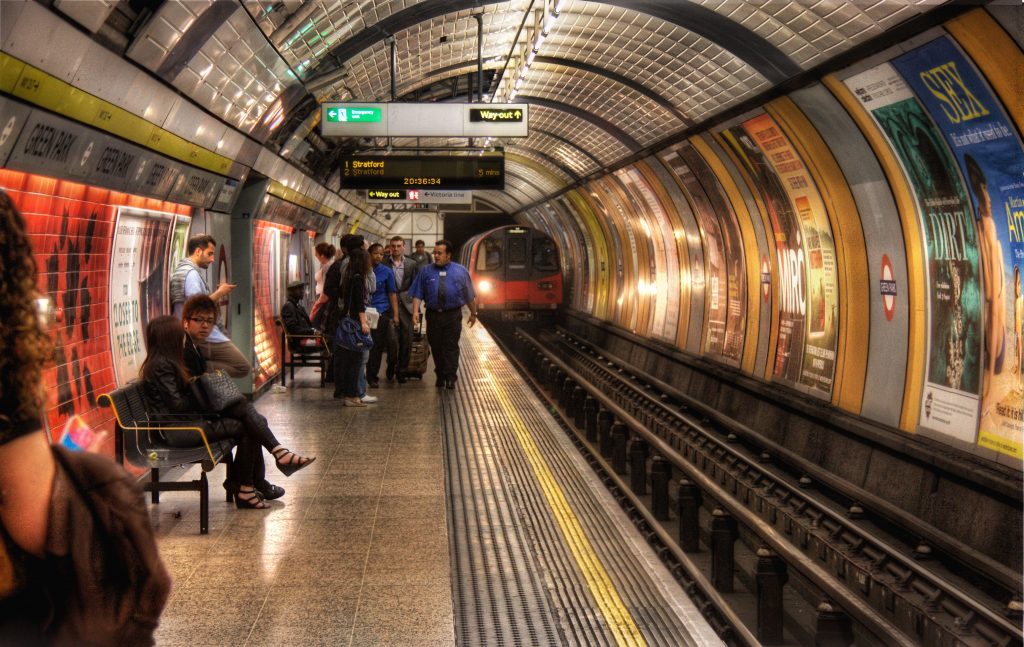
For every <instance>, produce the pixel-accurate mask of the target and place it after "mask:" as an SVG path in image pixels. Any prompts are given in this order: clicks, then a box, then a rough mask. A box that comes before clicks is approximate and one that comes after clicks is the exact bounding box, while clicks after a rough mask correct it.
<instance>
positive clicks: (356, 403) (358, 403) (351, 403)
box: [344, 398, 366, 407]
mask: <svg viewBox="0 0 1024 647" xmlns="http://www.w3.org/2000/svg"><path fill="white" fill-rule="evenodd" d="M344 406H346V407H365V406H366V405H365V404H363V401H362V400H360V399H359V398H345V404H344Z"/></svg>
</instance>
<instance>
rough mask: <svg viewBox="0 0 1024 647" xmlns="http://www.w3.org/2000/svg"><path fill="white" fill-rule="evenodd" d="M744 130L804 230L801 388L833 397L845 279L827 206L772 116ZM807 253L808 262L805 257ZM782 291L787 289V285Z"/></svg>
mask: <svg viewBox="0 0 1024 647" xmlns="http://www.w3.org/2000/svg"><path fill="white" fill-rule="evenodd" d="M743 128H744V129H745V130H746V131H747V134H749V135H750V136H751V137H752V138H753V140H754V142H755V143H757V145H758V147H760V149H761V150H762V151H764V152H765V158H766V159H767V160H768V161H769V163H770V164H771V165H772V168H773V169H774V170H775V173H777V174H778V176H779V180H780V181H781V184H782V187H783V189H784V190H785V191H786V193H787V194H788V195H789V197H790V199H791V200H792V204H793V206H794V207H795V209H796V216H797V222H798V223H799V226H800V233H801V243H802V250H799V251H798V258H797V260H796V264H797V265H802V266H803V279H804V280H805V281H806V284H805V288H804V290H803V292H804V297H805V302H804V303H803V304H802V305H801V308H802V310H803V312H804V317H805V318H804V322H805V325H806V328H805V334H806V338H805V339H806V341H805V342H804V349H803V350H804V356H803V368H802V370H801V372H800V383H801V384H804V385H806V386H809V387H811V388H813V389H816V390H818V391H822V392H824V393H832V381H833V379H834V376H835V369H836V346H837V344H838V343H839V332H838V328H839V325H838V323H839V275H838V268H837V266H836V244H835V240H834V239H833V237H832V225H831V224H830V223H829V220H828V214H827V213H826V212H825V204H824V202H823V201H822V199H821V194H820V193H818V189H817V187H816V186H815V184H814V180H813V178H811V174H810V172H809V171H808V170H807V167H806V166H805V165H804V163H803V161H802V160H801V159H800V155H799V154H798V153H797V152H796V150H795V149H794V148H793V145H792V144H791V143H790V141H789V139H787V138H786V136H785V135H784V134H783V133H782V129H781V128H779V126H778V124H776V123H775V121H773V120H772V118H771V117H770V116H768V115H761V116H760V117H755V118H754V119H751V120H750V121H747V122H746V123H744V124H743ZM801 252H802V254H803V257H802V258H799V254H800V253H801ZM790 262H793V260H792V259H791V261H790ZM782 287H783V290H785V288H786V284H785V282H783V284H782Z"/></svg>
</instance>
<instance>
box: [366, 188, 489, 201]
mask: <svg viewBox="0 0 1024 647" xmlns="http://www.w3.org/2000/svg"><path fill="white" fill-rule="evenodd" d="M366 200H367V201H368V202H392V203H393V202H408V203H410V204H414V203H421V204H472V203H473V192H472V191H435V190H430V189H371V190H369V191H367V192H366Z"/></svg>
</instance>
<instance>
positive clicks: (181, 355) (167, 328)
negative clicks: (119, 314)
mask: <svg viewBox="0 0 1024 647" xmlns="http://www.w3.org/2000/svg"><path fill="white" fill-rule="evenodd" d="M184 349H185V328H184V326H182V325H181V320H180V319H178V318H177V317H172V316H171V315H163V316H162V317H157V318H156V319H153V320H152V321H150V322H149V325H147V326H146V361H144V362H142V370H141V371H140V373H141V375H142V379H143V380H149V379H152V378H153V375H154V373H155V372H156V362H155V361H154V360H156V359H157V358H160V357H164V358H167V359H168V360H170V361H171V363H172V364H174V366H175V368H177V369H178V379H179V381H180V382H181V384H183V385H184V384H188V370H187V369H186V368H185V350H184Z"/></svg>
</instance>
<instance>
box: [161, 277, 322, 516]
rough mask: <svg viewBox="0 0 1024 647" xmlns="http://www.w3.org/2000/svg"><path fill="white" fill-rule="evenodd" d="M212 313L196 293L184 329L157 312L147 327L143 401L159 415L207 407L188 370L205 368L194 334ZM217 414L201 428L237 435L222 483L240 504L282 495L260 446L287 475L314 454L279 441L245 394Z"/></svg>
mask: <svg viewBox="0 0 1024 647" xmlns="http://www.w3.org/2000/svg"><path fill="white" fill-rule="evenodd" d="M207 302H208V303H207ZM190 306H192V307H191V308H190ZM216 313H217V305H216V303H214V302H213V300H212V299H210V298H209V297H208V296H205V295H199V296H195V297H193V298H191V299H189V300H188V301H186V302H185V307H184V309H183V312H182V316H183V318H185V320H186V321H187V322H188V334H186V328H185V327H183V326H182V325H181V322H180V321H179V320H178V319H177V318H176V317H171V316H164V317H158V318H156V319H154V320H152V321H150V322H149V325H148V326H147V327H146V350H147V355H146V361H145V362H143V364H142V380H143V386H144V393H145V396H146V401H147V407H148V408H149V410H150V411H151V412H153V413H154V414H156V416H157V417H158V416H159V414H161V413H163V414H172V415H182V414H186V415H187V414H196V413H209V412H203V411H202V408H201V405H200V404H199V403H198V402H197V401H196V400H195V398H194V397H193V396H192V391H191V389H190V388H189V384H188V379H189V375H190V374H191V375H199V374H201V373H204V372H205V371H206V366H205V360H204V359H203V357H202V355H201V354H200V353H199V352H198V349H197V348H196V346H195V342H194V341H193V338H195V339H196V340H197V341H202V339H204V336H203V332H205V333H206V335H207V336H208V335H209V332H210V330H212V329H213V324H214V323H216ZM211 322H212V323H211ZM219 415H220V416H221V417H220V419H219V420H218V421H216V422H215V423H206V424H204V428H205V430H206V433H207V437H208V438H210V439H213V440H218V439H222V438H235V439H237V442H238V447H237V449H236V451H235V460H234V461H233V462H232V464H231V466H230V467H229V472H228V480H226V481H225V482H224V487H225V489H227V490H228V491H229V492H231V493H232V494H234V497H235V505H237V506H238V507H239V508H254V509H263V508H267V507H268V506H267V504H266V503H265V501H266V500H267V499H277V498H279V497H281V496H283V495H284V488H282V487H278V486H276V485H273V484H271V483H268V482H267V480H266V479H265V477H264V476H265V474H264V472H265V468H264V463H263V453H262V452H261V451H260V446H263V447H265V448H266V449H267V451H269V452H270V453H271V454H272V455H273V456H274V459H275V461H276V463H277V468H278V469H279V470H280V471H281V472H282V473H283V474H284V475H285V476H291V475H292V474H294V473H295V472H297V471H298V470H300V469H302V468H303V467H305V466H307V465H309V464H310V463H312V462H313V461H314V460H316V459H315V458H306V457H303V456H299V455H298V454H295V453H293V452H291V451H289V450H288V449H287V448H285V447H284V446H283V445H281V444H280V443H279V442H278V440H277V438H275V437H274V434H273V432H272V431H271V430H270V426H269V425H268V424H267V419H266V418H264V417H263V416H262V415H260V414H259V412H257V411H256V409H255V407H253V406H252V403H251V402H249V401H247V400H246V401H243V402H241V403H239V404H237V405H235V406H233V407H231V408H229V409H226V410H224V411H221V412H220V414H219ZM166 437H167V442H168V444H171V445H175V446H185V447H189V446H195V445H196V444H199V443H200V442H201V441H200V440H199V438H198V436H197V435H196V434H194V433H187V432H167V433H166Z"/></svg>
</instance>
